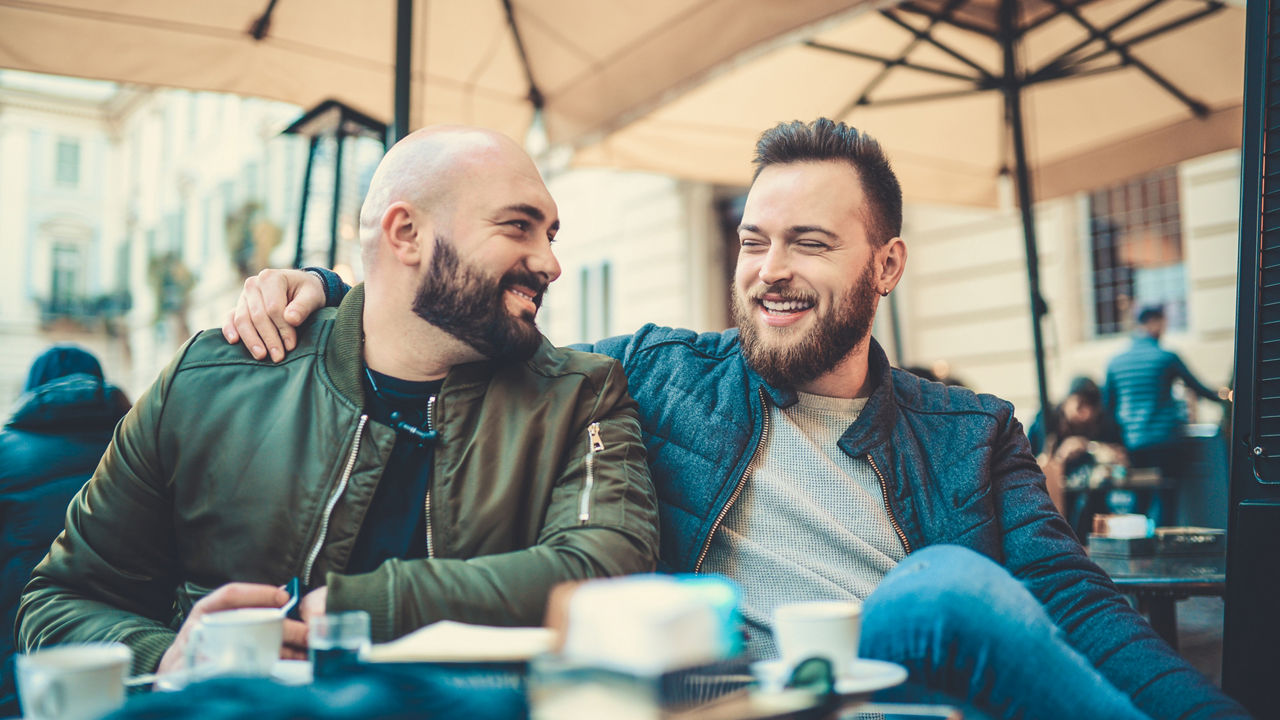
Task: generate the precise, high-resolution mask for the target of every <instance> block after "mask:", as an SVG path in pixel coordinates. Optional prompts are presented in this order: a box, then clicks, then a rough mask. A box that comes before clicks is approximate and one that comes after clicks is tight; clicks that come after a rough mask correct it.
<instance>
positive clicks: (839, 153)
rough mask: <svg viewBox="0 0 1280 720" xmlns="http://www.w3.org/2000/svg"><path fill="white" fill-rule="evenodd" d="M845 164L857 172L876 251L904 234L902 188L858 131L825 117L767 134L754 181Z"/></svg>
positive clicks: (880, 155) (881, 154) (877, 146)
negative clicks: (795, 169)
mask: <svg viewBox="0 0 1280 720" xmlns="http://www.w3.org/2000/svg"><path fill="white" fill-rule="evenodd" d="M830 160H834V161H838V162H846V163H848V164H849V166H850V167H852V168H853V169H854V171H855V172H857V173H858V180H859V181H860V182H861V183H862V193H863V195H865V196H866V206H867V208H866V209H867V217H866V222H867V236H868V238H869V239H870V240H871V243H872V245H873V246H875V247H880V246H882V245H884V244H885V243H887V242H889V240H890V239H892V238H895V237H898V236H899V235H901V234H902V187H901V186H900V185H899V184H898V177H897V176H896V175H894V174H893V168H892V167H891V166H890V165H889V158H888V157H886V156H885V154H884V150H882V149H881V148H880V143H878V142H876V140H875V138H873V137H871V136H870V135H868V134H866V133H864V132H859V131H858V129H857V128H855V127H851V126H849V125H846V124H845V123H843V122H836V121H834V120H830V119H828V118H818V119H817V120H814V121H813V122H810V123H804V122H800V121H799V120H793V121H791V122H784V123H778V124H777V125H775V126H774V127H772V128H769V129H768V130H765V131H764V133H762V134H761V135H760V140H759V141H757V142H756V155H755V157H754V158H753V159H752V163H753V164H754V165H755V166H756V172H755V175H754V176H752V178H751V179H752V182H754V181H755V179H756V178H758V177H760V173H761V172H763V171H764V169H765V168H767V167H769V166H771V165H790V164H792V163H802V162H823V161H830Z"/></svg>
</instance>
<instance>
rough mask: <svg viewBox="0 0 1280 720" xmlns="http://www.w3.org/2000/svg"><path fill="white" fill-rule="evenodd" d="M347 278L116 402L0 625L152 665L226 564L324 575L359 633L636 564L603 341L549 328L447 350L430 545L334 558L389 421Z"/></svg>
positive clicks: (358, 517)
mask: <svg viewBox="0 0 1280 720" xmlns="http://www.w3.org/2000/svg"><path fill="white" fill-rule="evenodd" d="M363 290H364V288H363V287H360V288H357V289H356V290H353V291H352V292H351V293H350V294H349V296H348V297H347V298H346V300H345V301H344V302H343V303H342V305H341V307H339V308H337V309H336V310H325V311H323V312H321V313H318V314H317V315H316V317H315V319H314V320H313V321H311V322H309V323H308V324H307V325H306V326H304V328H303V329H302V331H301V332H300V337H299V342H298V347H297V349H295V350H294V351H293V352H292V353H290V354H289V356H288V357H287V358H286V359H285V360H283V361H281V362H280V363H279V364H272V363H269V362H265V361H256V360H254V359H252V358H251V357H250V356H249V354H248V353H247V352H246V351H245V350H244V349H243V348H242V347H241V346H233V345H228V344H227V343H225V342H224V341H223V340H222V338H221V336H220V334H219V333H218V332H217V331H205V332H202V333H199V334H197V335H196V336H195V337H193V338H192V339H191V340H190V341H188V343H187V344H186V345H185V346H184V347H183V348H182V349H181V350H180V351H179V352H178V355H177V357H176V358H175V359H174V360H173V362H172V363H171V364H170V365H169V366H168V367H167V368H166V369H165V370H164V371H163V372H162V373H161V374H160V376H159V378H158V379H157V380H156V382H155V384H154V385H152V386H151V388H150V389H149V390H147V392H146V393H144V394H143V396H142V397H141V398H139V400H138V403H137V405H135V406H134V408H133V409H132V410H131V411H130V412H129V414H128V415H127V416H126V417H125V418H124V420H123V421H121V424H120V426H119V427H118V428H117V429H116V432H115V435H114V437H113V439H112V441H111V445H110V446H109V448H108V449H107V452H106V454H105V455H104V456H103V458H102V461H101V462H100V463H99V465H98V468H97V470H96V471H95V473H94V475H93V478H92V479H91V480H90V481H89V482H88V483H87V484H86V485H85V487H84V489H82V490H81V491H80V493H79V494H78V495H77V496H76V497H75V499H73V500H72V502H71V504H70V506H69V507H68V509H67V521H66V529H65V530H64V531H63V533H62V534H61V535H59V536H58V538H57V539H56V540H55V541H54V543H53V546H52V547H51V549H50V551H49V553H48V555H47V556H46V557H45V558H44V560H43V561H42V562H41V563H40V564H39V565H38V566H37V567H36V569H35V571H34V572H33V574H32V579H31V581H30V583H29V584H28V585H27V587H26V589H25V590H24V593H23V596H22V600H21V605H20V608H19V611H18V621H17V626H16V633H17V640H18V645H17V646H18V647H20V648H25V649H27V650H32V649H34V648H37V647H41V646H44V645H50V644H54V643H65V642H89V641H118V642H123V643H125V644H127V645H129V646H130V647H132V649H133V651H134V670H135V672H146V671H150V670H152V669H154V668H155V666H156V665H157V664H158V663H159V661H160V658H161V656H162V655H163V654H164V651H165V650H166V649H167V648H168V646H169V645H170V644H171V643H172V642H173V638H174V636H175V633H176V630H177V629H178V628H179V627H180V626H181V624H182V621H183V619H184V618H185V617H186V614H187V613H188V612H189V611H190V609H191V606H192V604H194V602H195V601H196V600H198V599H199V598H200V597H202V596H203V595H204V594H207V593H208V592H210V591H211V590H212V589H213V588H216V587H218V586H219V585H222V584H224V583H227V582H232V581H242V582H258V583H271V584H277V585H279V584H284V583H285V582H286V581H288V580H289V578H291V577H294V576H297V577H299V578H301V579H302V581H303V583H304V585H307V586H318V585H321V584H324V585H327V587H328V599H327V602H328V608H329V610H330V611H334V612H336V611H341V610H351V609H360V610H366V611H368V612H369V614H370V616H371V618H372V630H373V638H374V641H375V642H378V641H385V640H388V639H391V638H394V637H398V636H400V635H403V634H405V633H407V632H410V631H412V630H415V629H417V628H419V627H422V626H423V625H426V624H429V623H432V622H435V621H437V620H442V619H452V620H458V621H464V622H471V623H481V624H490V625H536V624H539V623H541V621H542V618H543V613H544V610H545V605H546V598H547V594H548V591H549V590H550V588H551V587H552V586H553V585H555V584H556V583H559V582H561V581H565V580H572V579H581V578H589V577H598V576H608V575H619V574H625V573H634V572H644V571H650V570H652V569H653V568H654V566H655V563H656V558H657V547H658V536H657V503H656V500H655V496H654V491H653V486H652V484H651V482H650V480H649V470H648V467H647V466H646V464H645V451H644V446H643V444H642V442H641V434H640V424H639V421H638V419H637V415H636V410H635V403H634V401H633V400H632V399H631V398H630V396H629V395H628V394H627V378H626V376H625V375H624V374H623V373H622V369H621V366H619V365H618V363H617V361H615V360H613V359H610V358H606V357H604V356H600V355H592V354H588V353H582V352H576V351H572V350H566V349H558V348H554V347H552V346H551V345H550V343H548V342H546V340H545V339H544V341H543V343H542V346H541V347H540V348H539V349H538V351H537V352H536V353H535V354H534V355H533V357H532V358H531V359H529V360H527V361H525V362H480V363H472V364H467V365H461V366H457V367H455V368H453V369H452V370H451V371H450V373H449V374H448V376H447V377H446V378H445V381H444V385H443V388H442V389H441V391H440V394H439V396H438V399H437V402H436V404H435V408H434V425H435V428H436V429H437V430H438V431H439V434H440V435H439V437H440V440H439V444H438V445H437V447H436V451H435V460H434V465H433V472H432V476H431V485H430V488H429V493H428V497H427V498H426V502H424V508H423V511H424V513H425V514H426V515H427V522H428V528H429V540H430V543H429V550H430V552H431V557H430V558H428V559H417V560H388V561H386V562H384V563H383V564H382V565H381V566H380V567H379V568H378V569H376V570H375V571H373V572H370V573H366V574H361V575H345V574H343V568H344V567H345V565H346V563H347V560H348V557H349V556H350V553H351V550H352V547H353V545H354V544H355V539H356V536H357V534H358V533H359V531H360V525H361V522H362V520H363V518H364V515H365V512H366V510H367V509H368V507H369V503H370V500H371V499H372V497H373V494H374V489H375V488H376V487H377V484H378V481H379V479H380V478H381V475H382V470H383V468H384V466H385V465H386V462H387V460H388V458H389V457H390V454H391V449H392V446H393V445H394V443H395V440H396V431H395V430H394V429H393V428H391V427H388V426H386V425H383V424H380V423H377V422H374V421H372V420H369V419H368V417H367V416H366V415H365V414H364V412H363V411H362V408H363V406H364V393H363V389H362V385H361V382H360V377H361V373H362V368H363V363H362V359H361V358H362V353H361V342H362V340H361V339H362V330H361V327H362V323H361V317H362V311H363V304H364V303H363V301H364V293H363Z"/></svg>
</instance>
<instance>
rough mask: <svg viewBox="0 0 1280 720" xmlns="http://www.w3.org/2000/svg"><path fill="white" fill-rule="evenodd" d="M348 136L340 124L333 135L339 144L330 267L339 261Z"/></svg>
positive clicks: (334, 178)
mask: <svg viewBox="0 0 1280 720" xmlns="http://www.w3.org/2000/svg"><path fill="white" fill-rule="evenodd" d="M346 137H347V136H346V134H345V133H344V132H343V128H342V125H341V124H339V125H338V131H337V132H336V133H334V136H333V139H334V142H336V143H337V144H338V146H337V148H336V149H335V150H334V152H333V156H334V160H333V211H332V212H331V213H329V264H328V265H327V266H326V267H329V268H332V267H333V265H334V263H336V262H337V261H338V216H339V215H341V212H342V147H343V146H344V145H346V142H344V141H345V140H346Z"/></svg>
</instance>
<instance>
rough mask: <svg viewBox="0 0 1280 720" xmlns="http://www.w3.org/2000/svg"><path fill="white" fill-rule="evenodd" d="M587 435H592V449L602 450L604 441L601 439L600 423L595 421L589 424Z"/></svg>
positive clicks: (595, 450)
mask: <svg viewBox="0 0 1280 720" xmlns="http://www.w3.org/2000/svg"><path fill="white" fill-rule="evenodd" d="M587 435H588V436H590V437H591V451H592V452H600V451H601V450H603V449H604V441H603V440H601V439H600V423H599V422H593V423H591V424H590V425H588V426H587Z"/></svg>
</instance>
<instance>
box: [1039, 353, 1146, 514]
mask: <svg viewBox="0 0 1280 720" xmlns="http://www.w3.org/2000/svg"><path fill="white" fill-rule="evenodd" d="M1049 420H1050V422H1048V423H1046V422H1045V417H1044V413H1039V414H1037V415H1036V419H1035V421H1034V422H1033V423H1032V424H1031V428H1030V429H1029V430H1027V438H1028V439H1029V440H1030V441H1031V452H1033V453H1035V454H1036V460H1037V462H1039V463H1040V469H1041V470H1043V471H1044V477H1045V484H1046V485H1047V486H1048V490H1049V496H1050V497H1051V498H1053V503H1054V505H1057V506H1058V509H1059V510H1060V511H1062V513H1063V515H1065V516H1066V517H1067V520H1068V522H1070V523H1071V527H1072V529H1074V530H1075V531H1076V535H1077V536H1079V537H1081V538H1083V537H1085V535H1086V534H1087V533H1088V532H1089V529H1090V527H1091V526H1092V522H1093V515H1094V513H1097V512H1102V511H1103V506H1102V500H1103V499H1102V497H1101V496H1100V495H1097V494H1096V493H1095V494H1093V495H1091V494H1090V493H1089V491H1090V490H1091V489H1097V488H1099V487H1103V486H1105V484H1106V483H1105V478H1103V479H1102V480H1103V481H1102V482H1097V481H1095V480H1094V476H1095V475H1098V474H1099V472H1100V471H1103V470H1106V469H1108V468H1115V467H1125V466H1127V465H1128V457H1127V455H1126V454H1125V450H1124V444H1123V443H1122V442H1121V437H1120V428H1119V426H1118V425H1116V422H1115V419H1114V418H1112V417H1111V413H1109V412H1108V411H1107V410H1106V408H1104V407H1103V406H1102V390H1101V389H1099V388H1098V385H1097V383H1095V382H1094V381H1093V380H1090V379H1089V378H1087V377H1083V376H1082V377H1077V378H1076V379H1074V380H1072V381H1071V387H1070V389H1069V390H1068V391H1067V397H1066V399H1064V400H1063V401H1062V402H1061V403H1059V404H1058V406H1057V407H1055V408H1053V409H1052V411H1051V413H1050V416H1049ZM1095 495H1097V496H1096V497H1095Z"/></svg>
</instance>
